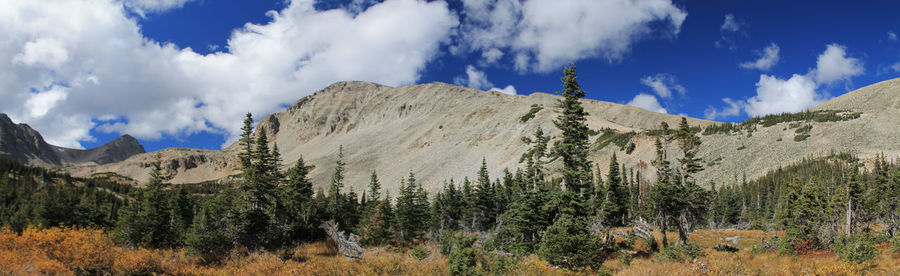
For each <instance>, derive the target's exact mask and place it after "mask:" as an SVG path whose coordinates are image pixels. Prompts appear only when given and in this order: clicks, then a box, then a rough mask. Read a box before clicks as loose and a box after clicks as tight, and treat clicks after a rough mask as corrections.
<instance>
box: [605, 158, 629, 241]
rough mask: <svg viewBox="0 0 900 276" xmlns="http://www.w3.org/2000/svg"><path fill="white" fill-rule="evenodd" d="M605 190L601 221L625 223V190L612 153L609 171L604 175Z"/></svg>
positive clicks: (606, 223)
mask: <svg viewBox="0 0 900 276" xmlns="http://www.w3.org/2000/svg"><path fill="white" fill-rule="evenodd" d="M606 181H607V185H606V187H607V191H606V199H605V200H604V201H603V211H602V213H603V217H604V219H603V223H604V224H605V225H607V226H623V225H625V216H626V214H627V213H626V211H627V209H626V208H627V207H628V202H627V199H628V198H627V190H625V189H624V188H625V187H624V185H623V184H622V178H621V177H620V176H619V162H618V161H616V155H615V154H613V156H612V158H610V161H609V173H607V175H606Z"/></svg>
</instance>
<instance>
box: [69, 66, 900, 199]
mask: <svg viewBox="0 0 900 276" xmlns="http://www.w3.org/2000/svg"><path fill="white" fill-rule="evenodd" d="M558 98H559V97H558V96H555V95H550V94H546V93H533V94H531V95H528V96H523V95H505V94H501V93H496V92H485V91H479V90H475V89H469V88H464V87H458V86H453V85H449V84H445V83H430V84H422V85H411V86H403V87H396V88H394V87H388V86H383V85H378V84H373V83H366V82H339V83H335V84H333V85H331V86H329V87H327V88H325V89H323V90H321V91H318V92H316V93H315V94H313V95H310V96H307V97H304V98H302V99H300V100H298V101H297V102H296V103H294V104H293V105H291V106H290V107H288V108H287V110H285V111H283V112H279V113H276V114H272V115H269V116H266V117H264V118H263V119H262V120H261V121H260V123H259V126H263V127H265V129H266V132H267V133H268V134H269V136H270V137H272V138H270V141H272V142H273V143H277V144H278V148H279V149H280V152H281V154H282V157H283V159H284V164H285V166H286V167H289V166H291V165H293V163H295V162H296V160H297V158H298V157H300V156H301V155H302V156H303V158H304V160H306V162H307V164H311V165H314V166H315V168H314V169H313V170H312V172H311V177H312V179H313V181H314V183H315V184H316V185H317V186H320V187H321V186H327V185H328V183H329V181H330V178H331V174H332V172H333V168H334V166H335V161H336V158H337V152H338V148H339V147H340V146H343V148H344V161H345V162H346V163H347V176H346V185H347V186H349V187H353V188H354V189H355V190H356V191H362V190H364V189H365V187H366V185H367V183H368V178H369V174H370V173H371V171H372V170H377V172H378V175H379V176H380V179H381V182H382V184H383V185H384V186H385V187H387V188H388V189H391V190H394V189H395V188H396V187H397V185H398V184H399V180H400V178H401V177H404V176H406V175H408V174H409V172H410V171H412V172H414V173H415V174H416V177H417V178H418V179H419V180H420V181H424V182H423V183H424V185H425V187H426V188H427V189H429V190H432V191H433V190H436V189H438V188H440V186H441V185H442V183H443V181H444V180H449V179H450V178H455V179H456V180H457V181H459V180H460V178H462V177H465V176H468V177H470V178H472V177H474V175H475V172H476V170H477V169H478V167H479V166H480V164H481V159H482V157H484V158H486V160H487V165H488V169H489V171H490V173H491V176H492V177H501V173H502V171H503V169H505V168H509V169H510V170H515V168H517V167H520V164H519V163H518V160H519V156H520V155H521V154H522V153H523V152H524V151H525V150H526V146H525V144H524V143H523V142H522V141H521V137H522V136H526V135H530V134H532V133H533V132H534V131H535V129H536V128H537V127H538V126H540V127H542V128H543V129H544V130H545V131H546V132H547V133H549V134H550V135H556V134H558V130H557V129H556V128H555V127H554V126H553V123H552V120H553V119H554V118H555V117H556V116H557V114H556V109H555V108H554V105H555V103H556V101H557V99H558ZM583 103H584V106H585V110H586V111H587V112H588V113H590V117H589V118H588V125H589V127H590V128H591V129H594V130H602V129H606V128H610V129H614V130H615V131H616V132H618V133H627V132H631V131H634V132H635V133H636V134H635V135H634V136H633V137H632V138H631V140H630V141H631V142H633V143H634V144H635V149H634V151H633V152H631V153H626V152H625V151H624V150H623V149H622V148H621V147H619V146H617V145H609V146H606V147H603V148H600V149H597V150H595V151H594V152H593V153H592V154H591V159H592V160H593V161H594V162H595V163H596V164H597V166H598V167H600V168H601V171H602V172H603V173H605V171H606V167H607V166H608V163H609V158H610V156H611V155H612V154H613V153H616V154H617V155H618V157H619V160H620V162H622V163H624V164H626V165H627V166H630V167H631V166H633V167H636V169H640V170H644V175H645V176H647V177H648V178H652V177H653V175H652V172H653V171H655V170H654V169H653V168H652V166H651V165H649V163H650V162H649V161H650V160H652V159H653V156H654V150H653V147H654V146H653V142H654V139H655V138H654V137H652V136H649V135H648V134H647V132H646V131H647V130H653V129H657V128H658V126H659V123H660V122H662V121H666V122H668V123H669V124H670V125H672V126H675V125H677V122H678V121H679V120H680V118H679V117H677V116H673V115H668V114H660V113H654V112H650V111H646V110H643V109H640V108H636V107H631V106H625V105H620V104H615V103H610V102H603V101H594V100H584V101H583ZM534 105H536V106H539V107H542V108H541V109H540V110H539V111H537V112H536V113H534V117H533V118H531V119H529V120H527V121H525V122H522V120H521V118H522V116H523V115H525V114H528V113H529V111H531V110H532V106H534ZM814 110H841V111H842V112H845V113H860V116H859V117H858V118H855V119H849V120H845V121H828V122H815V121H810V122H783V123H778V124H774V125H770V126H765V125H764V124H756V125H752V126H750V127H749V128H748V129H747V130H744V131H736V132H729V133H719V134H711V135H703V136H701V137H702V140H703V146H702V150H701V152H700V156H701V157H702V158H703V159H704V160H705V161H706V170H704V171H703V172H701V173H700V174H699V175H697V178H698V180H700V181H701V182H703V183H708V182H710V181H715V182H716V183H720V184H731V183H733V181H734V180H735V179H736V178H740V174H743V173H746V175H747V177H748V178H749V179H752V178H755V177H759V176H761V175H763V174H765V172H766V171H768V170H771V169H774V168H777V167H779V166H784V165H788V164H790V163H792V162H795V161H797V160H798V159H800V158H803V157H806V156H810V155H824V154H828V153H829V152H830V151H832V150H834V151H849V152H852V153H855V154H858V155H860V157H862V158H863V159H864V160H865V159H870V158H872V157H874V155H875V154H878V153H881V152H883V153H885V154H887V155H888V156H900V125H898V123H897V122H898V121H900V79H898V80H889V81H885V82H881V83H877V84H874V85H871V86H868V87H864V88H861V89H859V90H857V91H854V92H851V93H847V94H846V95H843V96H841V97H838V98H835V99H833V100H831V101H829V102H826V103H824V104H822V105H821V106H819V107H817V108H816V109H814ZM689 121H690V123H691V124H692V125H695V126H701V127H704V128H705V127H707V126H710V125H714V124H719V123H716V122H711V121H705V120H699V119H693V118H689ZM806 125H810V126H812V128H811V129H810V130H809V131H808V135H809V137H808V138H806V139H805V140H802V141H795V139H794V137H795V136H797V135H798V133H797V129H798V128H800V127H805V126H806ZM257 128H258V129H259V127H257ZM749 129H752V131H750V130H749ZM599 137H600V135H597V136H593V137H592V139H597V138H599ZM672 150H675V147H674V145H672ZM159 153H160V154H161V157H162V159H163V163H164V164H167V165H166V166H167V168H169V171H170V175H172V179H171V180H170V181H171V182H173V183H193V182H202V181H210V180H217V179H223V178H225V177H227V176H232V175H235V174H237V173H238V171H237V167H236V165H237V162H236V157H235V156H236V153H237V146H236V145H232V146H230V147H228V148H226V149H224V150H222V151H204V150H190V149H166V150H163V151H160V152H159ZM155 154H156V153H146V154H138V155H135V156H133V157H131V158H129V159H127V160H125V161H123V162H118V163H113V164H107V165H91V166H74V167H68V168H67V170H68V171H70V172H73V173H75V174H77V175H89V174H96V173H103V172H115V173H117V174H121V175H123V176H127V177H130V178H133V179H136V180H137V181H139V182H141V181H145V180H146V177H147V173H148V172H149V162H150V161H152V159H153V158H154V156H155ZM642 161H643V162H642ZM639 163H647V164H646V166H636V165H637V164H639ZM552 166H553V165H551V167H552Z"/></svg>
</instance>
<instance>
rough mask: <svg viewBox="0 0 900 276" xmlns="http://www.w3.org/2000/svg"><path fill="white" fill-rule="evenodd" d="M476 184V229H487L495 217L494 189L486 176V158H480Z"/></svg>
mask: <svg viewBox="0 0 900 276" xmlns="http://www.w3.org/2000/svg"><path fill="white" fill-rule="evenodd" d="M477 185H478V186H476V187H475V198H476V199H475V200H476V206H477V209H478V213H477V216H478V219H477V220H478V229H479V230H482V231H488V230H490V229H491V228H493V227H494V222H495V221H496V219H497V206H496V203H497V202H496V191H495V189H494V186H493V185H491V179H490V176H488V170H487V160H486V159H484V158H482V159H481V168H480V169H479V170H478V183H477Z"/></svg>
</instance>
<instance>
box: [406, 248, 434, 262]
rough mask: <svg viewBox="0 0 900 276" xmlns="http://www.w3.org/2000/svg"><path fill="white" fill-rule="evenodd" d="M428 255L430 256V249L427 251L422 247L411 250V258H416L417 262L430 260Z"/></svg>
mask: <svg viewBox="0 0 900 276" xmlns="http://www.w3.org/2000/svg"><path fill="white" fill-rule="evenodd" d="M428 255H430V253H429V252H428V249H425V247H424V246H421V245H419V246H416V247H413V249H411V250H409V256H411V257H413V258H415V259H416V260H420V261H421V260H424V259H425V258H428Z"/></svg>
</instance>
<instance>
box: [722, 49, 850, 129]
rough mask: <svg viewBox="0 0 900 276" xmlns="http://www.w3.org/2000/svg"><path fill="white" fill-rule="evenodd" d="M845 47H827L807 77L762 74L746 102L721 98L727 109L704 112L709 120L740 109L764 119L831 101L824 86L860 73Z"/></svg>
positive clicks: (805, 75)
mask: <svg viewBox="0 0 900 276" xmlns="http://www.w3.org/2000/svg"><path fill="white" fill-rule="evenodd" d="M846 50H847V49H846V47H844V46H842V45H839V44H829V45H827V46H826V48H825V51H824V52H823V53H822V54H820V55H819V56H818V58H817V60H816V67H815V68H812V69H810V70H809V72H807V73H806V74H803V75H801V74H793V75H792V76H791V78H789V79H786V80H785V79H780V78H778V77H776V76H772V75H766V74H762V75H760V76H759V81H758V82H757V83H756V95H755V96H753V97H750V98H749V99H747V100H745V101H740V102H735V101H732V100H730V99H723V101H725V103H726V104H728V107H726V108H723V109H722V110H717V109H715V108H713V107H708V108H707V109H706V114H705V115H706V117H707V118H709V119H715V118H721V117H727V116H734V115H737V114H738V112H737V111H736V110H737V109H736V108H737V107H736V106H740V108H741V109H743V111H744V112H745V113H746V114H747V115H749V116H763V115H768V114H777V113H785V112H800V111H803V110H806V109H809V108H812V107H815V106H816V105H819V104H821V103H823V102H825V101H827V100H828V99H829V98H830V95H829V94H828V92H827V91H823V90H822V89H821V88H822V87H823V86H828V85H831V84H833V83H834V82H837V81H849V80H850V78H852V77H854V76H858V75H860V74H862V73H863V63H862V61H860V60H859V59H857V58H852V57H847V52H846Z"/></svg>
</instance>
